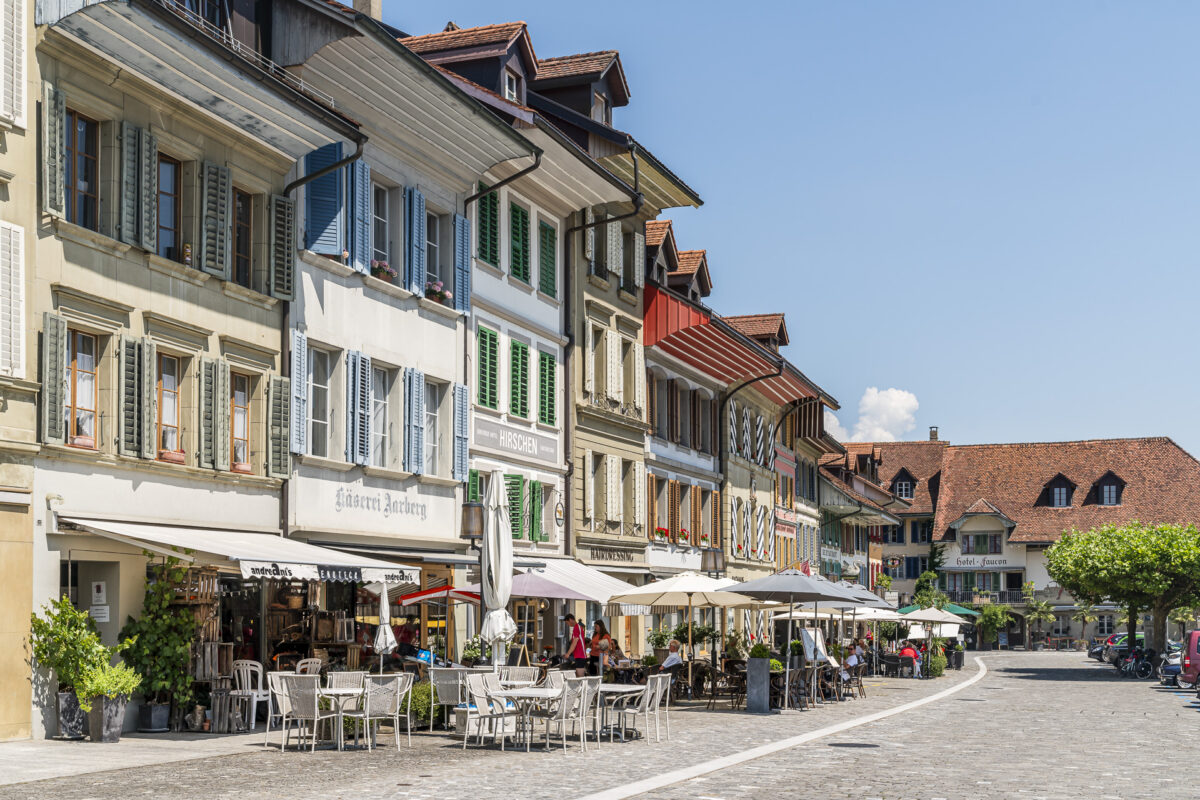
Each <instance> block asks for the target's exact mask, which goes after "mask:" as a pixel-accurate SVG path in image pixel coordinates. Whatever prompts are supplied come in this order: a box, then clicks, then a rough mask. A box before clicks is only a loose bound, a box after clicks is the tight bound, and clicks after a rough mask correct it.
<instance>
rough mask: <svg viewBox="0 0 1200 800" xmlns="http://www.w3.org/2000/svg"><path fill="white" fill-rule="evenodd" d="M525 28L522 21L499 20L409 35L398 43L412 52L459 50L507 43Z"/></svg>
mask: <svg viewBox="0 0 1200 800" xmlns="http://www.w3.org/2000/svg"><path fill="white" fill-rule="evenodd" d="M524 30H525V23H524V22H501V23H498V24H496V25H480V26H478V27H475V28H457V29H455V30H447V31H441V32H440V33H427V34H424V35H422V36H409V37H407V38H404V39H401V40H400V43H401V44H402V45H404V46H405V47H407V48H408V49H409V50H412V51H413V52H414V53H437V52H441V51H444V50H459V49H461V48H464V47H481V46H483V45H489V44H508V43H510V42H512V40H513V39H515V38H517V37H518V36H520V35H521V33H522V32H523V31H524Z"/></svg>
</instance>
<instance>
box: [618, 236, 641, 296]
mask: <svg viewBox="0 0 1200 800" xmlns="http://www.w3.org/2000/svg"><path fill="white" fill-rule="evenodd" d="M621 238H622V247H621V288H622V289H624V290H625V291H627V292H629V293H630V294H634V293H636V292H637V280H636V278H635V277H634V274H633V273H634V268H635V267H636V261H635V259H634V253H633V244H634V241H635V240H634V238H633V232H632V231H630V232H628V233H623V234H622V235H621Z"/></svg>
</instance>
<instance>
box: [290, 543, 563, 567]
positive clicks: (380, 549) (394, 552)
mask: <svg viewBox="0 0 1200 800" xmlns="http://www.w3.org/2000/svg"><path fill="white" fill-rule="evenodd" d="M312 543H313V544H315V545H317V546H319V547H330V548H333V549H335V550H344V551H346V552H348V553H366V554H368V555H372V556H379V557H380V558H388V559H391V558H402V559H405V560H406V561H421V562H424V563H426V564H449V565H451V566H455V567H478V566H479V554H478V553H450V552H441V553H439V552H434V551H432V550H410V549H407V548H398V547H387V546H382V545H372V544H356V543H352V542H325V541H320V540H315V541H312ZM544 563H545V560H544V559H541V558H530V557H525V556H520V555H514V556H513V566H515V567H540V566H543V564H544Z"/></svg>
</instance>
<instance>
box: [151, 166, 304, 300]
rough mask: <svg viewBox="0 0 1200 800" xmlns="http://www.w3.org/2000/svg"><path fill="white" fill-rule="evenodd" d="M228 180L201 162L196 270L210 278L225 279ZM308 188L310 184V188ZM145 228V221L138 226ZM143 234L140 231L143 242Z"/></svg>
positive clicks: (227, 173) (225, 169)
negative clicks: (201, 174) (198, 254)
mask: <svg viewBox="0 0 1200 800" xmlns="http://www.w3.org/2000/svg"><path fill="white" fill-rule="evenodd" d="M232 181H233V178H232V177H231V174H230V171H229V168H228V167H222V166H220V165H218V164H214V163H213V162H211V161H205V162H204V166H203V180H202V187H203V188H202V189H201V194H200V197H201V200H202V202H203V209H202V211H201V217H200V225H201V229H200V267H201V269H203V270H204V271H205V272H207V273H209V274H210V275H216V276H217V277H218V278H223V279H225V280H228V279H229V248H230V237H229V219H230V209H229V205H230V202H231V201H232V199H233V191H232V188H233V187H232V186H231V183H232ZM310 185H311V184H310ZM142 227H143V229H144V228H145V221H144V220H143V223H142ZM144 233H145V231H144V230H143V238H144Z"/></svg>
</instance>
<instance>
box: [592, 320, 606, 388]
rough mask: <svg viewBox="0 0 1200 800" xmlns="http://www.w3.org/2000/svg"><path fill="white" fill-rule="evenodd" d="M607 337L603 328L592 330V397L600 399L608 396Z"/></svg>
mask: <svg viewBox="0 0 1200 800" xmlns="http://www.w3.org/2000/svg"><path fill="white" fill-rule="evenodd" d="M606 338H607V337H606V336H605V331H604V329H603V328H593V329H592V397H593V398H600V397H604V396H605V395H606V394H607V387H608V360H607V359H606V358H605V355H606V352H605V348H604V341H605V339H606Z"/></svg>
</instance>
